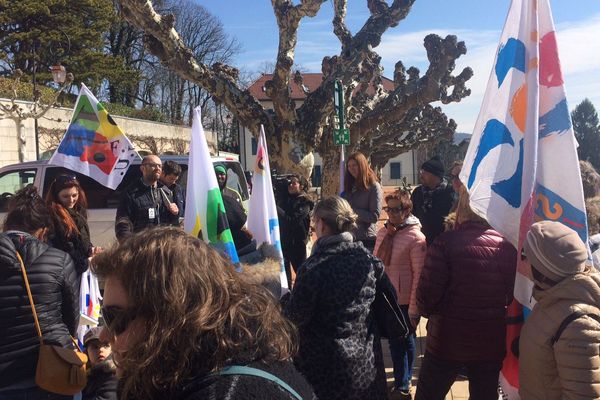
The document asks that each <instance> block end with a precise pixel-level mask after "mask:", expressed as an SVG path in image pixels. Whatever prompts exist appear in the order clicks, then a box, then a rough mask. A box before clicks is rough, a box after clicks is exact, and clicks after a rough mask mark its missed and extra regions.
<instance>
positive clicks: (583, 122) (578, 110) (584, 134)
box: [571, 99, 600, 171]
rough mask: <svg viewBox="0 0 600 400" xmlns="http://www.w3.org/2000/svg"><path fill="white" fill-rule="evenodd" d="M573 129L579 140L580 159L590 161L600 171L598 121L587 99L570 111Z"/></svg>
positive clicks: (594, 110) (599, 128)
mask: <svg viewBox="0 0 600 400" xmlns="http://www.w3.org/2000/svg"><path fill="white" fill-rule="evenodd" d="M571 119H572V121H573V130H574V131H575V137H576V138H577V141H578V142H579V147H578V148H577V153H578V155H579V159H580V160H586V161H589V162H590V163H592V165H593V166H594V168H596V170H597V171H600V123H599V122H598V113H597V112H596V109H595V108H594V105H593V104H592V102H591V101H590V100H589V99H584V100H583V101H582V102H581V103H579V104H578V105H577V107H575V109H574V110H573V112H572V113H571Z"/></svg>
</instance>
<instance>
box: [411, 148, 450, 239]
mask: <svg viewBox="0 0 600 400" xmlns="http://www.w3.org/2000/svg"><path fill="white" fill-rule="evenodd" d="M444 172H445V170H444V165H443V164H442V162H441V161H440V159H439V157H437V156H435V157H433V158H432V159H430V160H428V161H425V162H424V163H423V165H422V166H421V171H420V172H419V179H420V180H421V185H420V186H417V187H416V188H415V190H413V193H412V196H411V200H412V203H413V215H414V216H415V217H417V218H419V221H420V222H421V230H422V231H423V234H425V238H426V239H427V244H428V245H429V244H431V243H432V242H433V239H435V238H436V237H437V236H438V235H439V234H440V233H442V232H443V231H444V218H445V217H446V216H447V215H448V214H449V213H450V209H451V208H452V204H453V202H454V195H453V193H454V191H453V189H452V185H450V184H448V182H447V181H446V180H445V179H444Z"/></svg>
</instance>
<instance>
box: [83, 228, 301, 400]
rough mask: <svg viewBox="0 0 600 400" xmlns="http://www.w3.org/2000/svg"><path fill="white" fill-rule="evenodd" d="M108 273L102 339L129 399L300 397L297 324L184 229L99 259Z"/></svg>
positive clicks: (156, 233)
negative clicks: (295, 360) (295, 357)
mask: <svg viewBox="0 0 600 400" xmlns="http://www.w3.org/2000/svg"><path fill="white" fill-rule="evenodd" d="M92 270H93V271H94V272H95V273H96V274H97V275H98V276H99V277H101V278H104V279H105V280H106V283H105V288H104V303H103V306H102V315H103V317H104V321H105V323H106V327H105V329H104V330H103V331H102V332H101V335H100V338H101V339H102V340H108V341H109V342H110V344H111V347H112V351H113V356H114V361H115V363H116V365H117V374H118V375H119V376H120V377H121V381H120V398H121V399H258V398H268V399H282V400H283V399H285V400H289V399H300V398H310V397H311V396H312V391H311V389H310V386H308V384H307V383H306V381H305V380H304V378H302V376H301V375H300V374H299V373H298V372H297V371H296V369H295V368H294V366H293V364H292V363H291V361H290V359H291V357H292V356H293V355H294V354H295V352H296V346H295V343H296V341H297V340H296V331H295V330H294V327H293V326H292V324H291V323H290V322H289V321H287V320H286V319H285V318H284V317H283V316H282V315H281V313H280V309H279V305H278V303H277V302H276V300H275V299H274V298H273V296H272V295H270V294H269V293H268V292H267V291H266V289H264V288H262V287H261V286H258V285H254V284H251V283H249V282H248V281H247V280H246V278H245V277H244V276H243V274H240V273H237V272H235V269H234V267H233V265H232V264H231V263H230V262H229V261H227V260H226V259H225V258H224V257H222V256H221V255H220V254H219V253H218V252H217V251H216V250H214V249H212V248H211V247H209V246H208V245H206V244H205V243H204V242H202V241H200V240H198V239H197V238H194V237H191V236H189V235H187V234H186V233H185V232H183V231H182V230H180V229H177V228H173V227H161V228H157V229H152V230H146V231H143V232H140V233H138V234H136V235H133V236H131V237H129V238H127V239H126V240H124V241H123V242H122V243H121V244H120V245H115V246H113V247H112V248H110V249H109V250H107V251H105V252H103V253H101V254H99V255H98V256H97V257H96V258H95V259H94V265H93V267H92Z"/></svg>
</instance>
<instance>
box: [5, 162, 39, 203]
mask: <svg viewBox="0 0 600 400" xmlns="http://www.w3.org/2000/svg"><path fill="white" fill-rule="evenodd" d="M36 173H37V169H35V168H34V169H20V170H17V171H8V172H5V173H4V174H2V175H1V176H0V211H1V212H6V211H7V208H8V200H9V199H10V198H11V197H12V196H14V195H15V193H16V192H18V191H19V190H21V189H23V188H24V187H25V186H27V185H29V184H33V183H34V181H35V175H36Z"/></svg>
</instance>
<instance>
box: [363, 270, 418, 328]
mask: <svg viewBox="0 0 600 400" xmlns="http://www.w3.org/2000/svg"><path fill="white" fill-rule="evenodd" d="M372 310H373V314H374V317H375V322H376V323H377V327H378V328H379V336H381V337H383V338H386V339H389V338H405V337H406V336H408V334H409V333H410V329H411V328H410V327H411V324H410V319H409V318H408V316H407V315H405V314H404V313H403V312H402V309H401V308H400V307H399V306H398V301H397V297H396V290H395V289H394V286H393V285H392V282H390V278H388V276H387V274H386V273H385V271H383V273H382V274H381V276H380V277H379V279H377V283H376V286H375V300H374V301H373V305H372Z"/></svg>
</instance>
